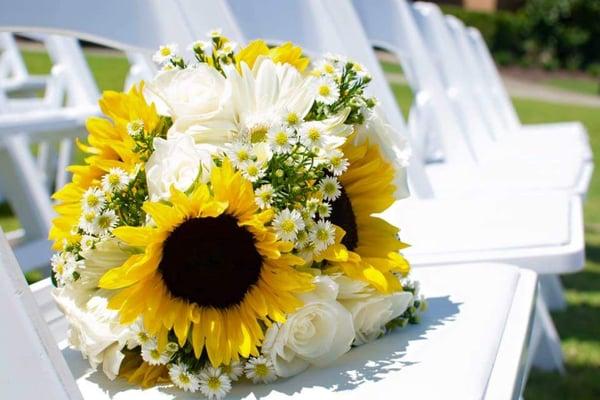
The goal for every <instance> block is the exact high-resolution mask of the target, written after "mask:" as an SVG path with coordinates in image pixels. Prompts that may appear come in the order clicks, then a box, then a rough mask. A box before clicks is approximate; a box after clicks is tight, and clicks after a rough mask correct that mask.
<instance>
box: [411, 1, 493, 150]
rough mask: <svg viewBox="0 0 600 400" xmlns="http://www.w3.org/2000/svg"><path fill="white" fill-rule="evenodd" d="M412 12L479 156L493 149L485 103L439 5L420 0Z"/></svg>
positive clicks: (414, 5)
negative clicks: (478, 95) (479, 96)
mask: <svg viewBox="0 0 600 400" xmlns="http://www.w3.org/2000/svg"><path fill="white" fill-rule="evenodd" d="M412 11H413V16H414V19H415V22H416V24H417V27H418V28H419V30H420V32H421V35H422V38H423V39H424V43H425V46H426V48H427V52H428V53H429V54H430V56H431V59H432V60H433V63H434V65H435V66H436V68H437V70H438V72H439V76H440V77H441V79H442V83H443V84H444V87H445V89H446V94H447V96H448V98H449V99H450V101H451V102H452V104H453V105H454V110H455V112H456V114H457V115H458V116H459V118H460V120H461V122H462V126H463V129H465V130H466V132H467V134H468V136H469V142H470V143H471V146H472V147H473V149H474V150H475V152H476V153H477V155H478V158H481V157H482V156H485V154H486V153H488V152H491V151H493V141H492V140H491V133H488V130H489V127H488V125H487V122H486V121H485V119H484V117H483V115H484V110H483V105H482V103H481V102H480V101H479V99H477V98H476V97H475V95H474V93H473V88H472V86H471V84H470V83H469V80H470V79H471V78H470V77H469V76H468V74H467V73H465V71H464V70H465V68H466V66H465V63H464V61H463V60H462V59H461V56H460V53H459V49H458V47H457V45H456V43H455V41H454V40H453V38H452V36H451V33H450V30H449V28H448V26H447V24H446V21H445V19H444V15H443V14H442V12H441V10H440V9H439V7H438V6H437V5H435V4H433V3H423V2H416V3H413V4H412Z"/></svg>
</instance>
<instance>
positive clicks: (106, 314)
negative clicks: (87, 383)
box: [52, 287, 130, 380]
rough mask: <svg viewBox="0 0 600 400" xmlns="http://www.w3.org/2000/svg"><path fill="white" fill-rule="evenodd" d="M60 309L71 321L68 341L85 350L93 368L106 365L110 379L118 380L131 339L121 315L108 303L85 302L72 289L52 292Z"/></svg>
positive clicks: (102, 300) (99, 300)
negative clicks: (128, 341)
mask: <svg viewBox="0 0 600 400" xmlns="http://www.w3.org/2000/svg"><path fill="white" fill-rule="evenodd" d="M52 295H53V297H54V300H55V301H56V303H57V304H58V307H59V308H60V309H61V311H62V312H63V313H64V314H65V317H66V319H67V321H69V332H68V341H69V344H70V345H71V346H73V347H74V348H75V349H77V350H79V351H81V353H82V354H83V356H84V357H85V358H87V359H88V361H89V363H90V365H91V366H92V368H94V369H95V368H97V367H98V365H100V364H102V370H103V371H104V373H105V374H106V376H107V377H108V378H109V379H111V380H112V379H115V377H116V376H117V375H118V373H119V367H120V366H121V362H122V361H123V358H124V357H125V355H124V354H123V353H122V352H121V350H122V349H123V347H124V346H125V344H126V342H127V339H128V338H129V336H130V333H129V329H128V328H127V327H126V326H124V325H121V324H120V323H119V317H118V314H117V313H116V312H115V311H111V310H108V309H107V308H106V304H107V300H106V299H105V298H103V297H100V296H93V297H91V298H90V299H89V300H88V301H85V300H84V301H83V304H82V302H81V298H82V297H83V298H84V299H86V298H87V296H85V295H84V296H81V293H79V291H77V290H76V289H71V288H66V287H64V288H56V289H54V291H53V292H52Z"/></svg>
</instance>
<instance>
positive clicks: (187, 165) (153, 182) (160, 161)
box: [146, 135, 218, 201]
mask: <svg viewBox="0 0 600 400" xmlns="http://www.w3.org/2000/svg"><path fill="white" fill-rule="evenodd" d="M217 150H218V149H217V148H216V147H215V146H212V145H209V144H195V143H194V140H193V139H192V138H191V137H190V136H185V135H184V136H178V137H175V138H171V139H167V140H165V139H161V138H156V139H154V153H152V155H151V156H150V158H149V159H148V162H147V163H146V180H147V183H148V193H149V195H150V200H152V201H159V200H168V199H169V198H170V197H171V186H175V188H176V189H178V190H181V191H186V190H187V189H189V188H190V186H191V185H192V184H193V183H194V181H195V180H196V178H199V180H200V182H202V183H206V182H207V181H208V179H209V176H210V170H211V167H212V154H215V153H216V152H217ZM200 168H201V169H202V170H200ZM199 174H200V176H199Z"/></svg>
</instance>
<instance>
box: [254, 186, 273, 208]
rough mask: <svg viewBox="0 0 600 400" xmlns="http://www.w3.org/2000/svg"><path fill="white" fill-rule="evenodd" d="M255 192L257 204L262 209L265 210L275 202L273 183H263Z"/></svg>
mask: <svg viewBox="0 0 600 400" xmlns="http://www.w3.org/2000/svg"><path fill="white" fill-rule="evenodd" d="M254 194H255V195H256V204H258V206H259V207H260V208H261V209H263V210H264V209H265V208H269V207H271V203H272V202H273V186H271V184H269V183H267V184H265V185H262V186H261V187H259V188H258V189H256V191H255V192H254Z"/></svg>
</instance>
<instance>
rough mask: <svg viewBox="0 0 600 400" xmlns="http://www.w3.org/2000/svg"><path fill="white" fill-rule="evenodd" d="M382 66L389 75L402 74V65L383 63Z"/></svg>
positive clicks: (389, 62)
mask: <svg viewBox="0 0 600 400" xmlns="http://www.w3.org/2000/svg"><path fill="white" fill-rule="evenodd" d="M381 66H382V67H383V72H385V73H388V74H401V73H402V67H401V66H400V64H398V63H395V62H391V61H382V62H381Z"/></svg>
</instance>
